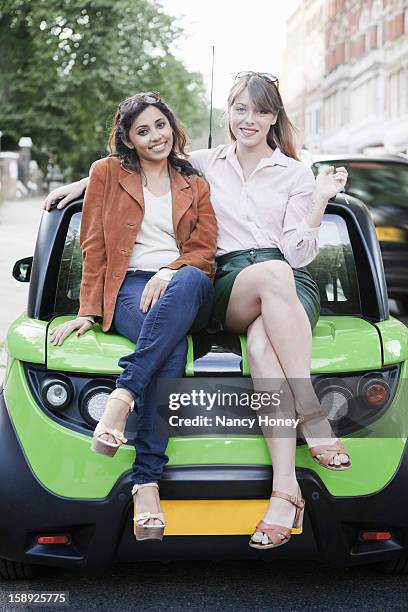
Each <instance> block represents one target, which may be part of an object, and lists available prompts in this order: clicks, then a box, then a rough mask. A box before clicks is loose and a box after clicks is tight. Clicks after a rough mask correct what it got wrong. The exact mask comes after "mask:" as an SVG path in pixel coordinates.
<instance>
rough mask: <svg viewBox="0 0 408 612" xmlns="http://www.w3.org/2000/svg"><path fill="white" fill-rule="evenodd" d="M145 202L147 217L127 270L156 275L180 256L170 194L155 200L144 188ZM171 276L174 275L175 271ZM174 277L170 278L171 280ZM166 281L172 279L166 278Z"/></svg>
mask: <svg viewBox="0 0 408 612" xmlns="http://www.w3.org/2000/svg"><path fill="white" fill-rule="evenodd" d="M143 198H144V206H145V212H144V217H143V221H142V225H141V227H140V230H139V231H138V233H137V237H136V242H135V246H134V247H133V250H132V253H131V255H130V258H129V263H128V270H146V271H149V272H157V270H159V268H162V267H163V266H166V264H168V263H169V262H171V261H174V260H175V259H177V257H179V256H180V252H179V250H178V247H177V242H176V237H175V235H174V228H173V218H172V199H171V191H169V192H168V193H166V194H165V195H163V196H155V195H154V194H153V193H152V192H151V191H149V190H148V189H147V188H146V187H143ZM166 272H167V270H166ZM168 272H172V273H174V272H176V270H168ZM172 276H173V274H171V275H169V278H171V277H172ZM165 280H169V279H167V277H166V278H165Z"/></svg>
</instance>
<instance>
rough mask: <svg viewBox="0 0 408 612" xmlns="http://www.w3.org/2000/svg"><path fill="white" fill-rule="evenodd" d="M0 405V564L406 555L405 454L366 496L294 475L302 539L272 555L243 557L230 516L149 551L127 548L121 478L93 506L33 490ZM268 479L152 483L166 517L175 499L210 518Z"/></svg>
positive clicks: (207, 473)
mask: <svg viewBox="0 0 408 612" xmlns="http://www.w3.org/2000/svg"><path fill="white" fill-rule="evenodd" d="M0 403H1V405H0V486H1V490H2V502H1V521H0V557H4V558H6V559H9V560H12V561H20V562H26V563H33V564H41V565H49V566H58V567H66V568H84V567H89V568H91V567H100V566H106V565H109V564H111V563H113V562H134V561H138V560H148V559H149V560H161V561H165V560H175V559H250V558H252V559H257V558H258V559H260V558H261V559H266V560H268V559H271V560H272V559H277V558H280V559H314V560H319V561H322V562H325V563H328V564H330V565H332V566H337V567H347V566H352V565H358V564H364V563H371V562H378V561H389V560H392V559H395V558H398V557H401V556H404V555H407V554H408V544H407V531H408V519H407V517H408V499H407V497H406V495H405V483H406V482H407V477H408V454H407V447H406V446H405V448H404V454H403V457H402V460H401V463H400V466H399V469H398V471H397V472H396V474H395V477H394V478H393V479H392V481H391V482H390V483H389V484H388V486H387V487H385V488H384V489H383V490H381V491H380V492H377V493H375V494H372V495H366V496H362V497H334V496H332V495H330V494H329V493H328V491H327V489H326V488H325V487H324V485H323V483H322V481H321V480H320V479H319V478H318V476H317V475H316V474H315V473H314V472H313V471H312V470H307V469H299V470H298V471H297V477H298V480H299V484H300V486H301V489H302V494H303V496H304V498H305V499H306V509H307V512H306V513H305V522H304V525H303V533H302V534H301V535H293V536H292V539H291V541H290V542H289V543H288V544H287V545H285V546H282V547H279V548H277V549H276V550H269V551H258V550H255V549H252V548H250V547H249V546H248V535H243V534H242V533H241V534H239V535H226V534H228V533H229V529H228V526H229V524H230V522H231V520H230V519H231V516H229V515H228V514H224V513H223V512H220V516H218V517H216V520H215V523H217V525H218V528H217V530H216V532H217V533H216V534H209V533H208V532H207V533H206V535H204V533H205V527H206V525H205V524H204V525H203V528H204V531H201V535H167V536H166V537H165V538H164V540H163V542H162V543H161V544H160V545H159V546H157V545H156V546H153V545H152V544H151V543H149V542H137V541H136V540H135V538H134V535H133V526H132V525H133V523H132V500H131V495H130V490H131V473H130V472H128V473H127V474H126V475H125V476H124V477H123V478H121V479H120V480H119V481H118V482H117V483H116V485H115V486H114V487H113V489H112V490H111V492H110V494H109V495H108V496H107V497H106V498H105V499H103V500H92V499H86V500H76V499H69V498H65V497H61V496H59V495H56V494H54V493H52V492H51V491H49V490H47V489H46V488H45V487H44V486H42V485H41V484H40V483H39V481H38V480H37V479H36V477H35V475H34V473H33V472H32V470H31V468H30V466H29V464H28V463H27V461H26V458H25V456H24V453H23V451H22V449H21V447H20V444H19V440H18V438H17V436H16V434H15V431H14V429H13V426H12V423H11V421H10V419H9V416H8V412H7V410H6V407H5V404H4V397H3V394H1V395H0ZM271 475H272V474H271V469H270V468H268V467H265V466H226V465H208V466H180V467H177V466H176V467H169V468H167V470H166V471H165V476H164V478H163V480H162V482H161V484H160V491H161V497H162V498H163V500H164V504H167V505H172V504H173V510H174V507H177V504H178V503H179V502H180V500H191V501H190V502H189V503H190V504H191V502H193V503H197V504H207V507H208V503H209V500H210V501H211V502H212V503H213V512H214V513H216V512H217V507H218V504H217V500H223V501H222V502H221V501H219V504H222V507H224V508H225V507H226V504H227V506H228V503H230V502H233V504H235V506H236V504H237V503H238V504H239V501H238V500H243V501H242V507H244V505H245V504H246V503H247V502H248V500H266V499H267V498H268V497H269V493H270V485H271ZM72 477H73V478H74V477H75V475H74V474H73V475H72ZM341 477H342V475H341V474H339V478H341ZM200 500H201V501H200ZM169 507H170V506H169ZM218 509H219V508H218ZM259 518H260V517H259ZM212 519H214V516H213V517H212ZM187 522H188V521H187ZM213 522H214V521H213ZM223 525H224V526H225V529H223ZM362 530H381V531H388V530H389V531H391V532H392V534H393V537H392V539H391V540H388V541H374V542H362V541H360V540H359V533H360V532H361V531H362ZM173 531H174V530H173ZM186 531H187V532H188V531H189V529H186ZM207 531H208V530H207ZM238 531H239V530H238ZM193 532H194V529H193ZM248 533H249V531H248ZM57 534H58V535H64V534H65V535H68V536H69V540H70V541H69V543H68V544H63V545H62V544H59V545H53V544H41V545H40V544H38V543H37V537H38V536H39V535H57ZM190 534H191V530H190ZM223 534H225V535H223ZM404 543H405V544H404Z"/></svg>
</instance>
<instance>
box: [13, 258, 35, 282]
mask: <svg viewBox="0 0 408 612" xmlns="http://www.w3.org/2000/svg"><path fill="white" fill-rule="evenodd" d="M32 266H33V258H32V257H23V259H19V260H18V261H16V263H15V264H14V267H13V276H14V278H15V279H16V280H18V281H20V283H29V282H30V278H31V268H32Z"/></svg>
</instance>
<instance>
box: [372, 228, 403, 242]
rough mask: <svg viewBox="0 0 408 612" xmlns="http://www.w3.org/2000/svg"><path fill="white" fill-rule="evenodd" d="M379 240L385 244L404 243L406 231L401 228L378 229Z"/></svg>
mask: <svg viewBox="0 0 408 612" xmlns="http://www.w3.org/2000/svg"><path fill="white" fill-rule="evenodd" d="M375 231H376V232H377V238H378V240H382V241H383V242H404V241H405V230H403V229H401V228H400V227H376V228H375Z"/></svg>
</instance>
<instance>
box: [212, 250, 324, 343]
mask: <svg viewBox="0 0 408 612" xmlns="http://www.w3.org/2000/svg"><path fill="white" fill-rule="evenodd" d="M274 259H278V260H280V261H285V258H284V256H283V255H282V253H281V251H280V250H279V249H278V248H270V249H251V250H248V251H232V252H231V253H226V254H225V255H221V256H220V257H218V258H217V272H216V275H215V297H214V307H213V313H212V317H211V324H210V326H209V328H210V331H220V330H222V329H225V316H226V313H227V307H228V302H229V299H230V295H231V290H232V286H233V284H234V282H235V279H236V277H237V276H238V274H239V273H240V272H241V270H243V269H244V268H246V267H247V266H252V265H253V264H256V263H259V262H261V261H272V260H274ZM293 276H294V278H295V284H296V292H297V295H298V298H299V300H300V302H301V303H302V305H303V307H304V309H305V311H306V314H307V316H308V318H309V321H310V326H311V328H312V329H313V328H314V327H315V325H316V323H317V321H318V320H319V316H320V293H319V288H318V286H317V284H316V282H315V281H314V280H313V278H312V276H311V275H310V272H309V271H308V269H307V268H306V267H305V268H296V269H293Z"/></svg>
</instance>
